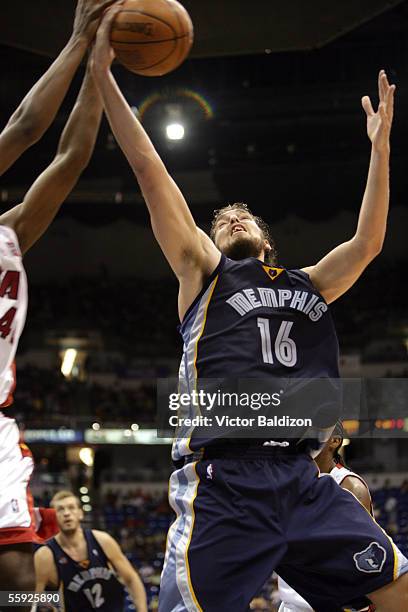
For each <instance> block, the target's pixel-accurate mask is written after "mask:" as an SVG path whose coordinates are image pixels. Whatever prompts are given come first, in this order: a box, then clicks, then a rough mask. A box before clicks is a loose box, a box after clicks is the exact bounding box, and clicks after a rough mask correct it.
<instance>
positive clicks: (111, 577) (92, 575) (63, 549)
mask: <svg viewBox="0 0 408 612" xmlns="http://www.w3.org/2000/svg"><path fill="white" fill-rule="evenodd" d="M51 506H53V507H54V508H55V510H56V513H57V522H58V526H59V529H60V532H59V534H58V535H57V536H56V537H55V538H53V539H52V540H50V541H48V542H47V543H46V545H45V546H42V547H41V548H39V549H38V550H37V552H36V553H35V557H34V559H35V571H36V577H37V586H36V591H37V592H41V591H43V590H44V589H45V587H47V586H48V587H51V588H54V589H60V588H61V591H62V600H63V608H62V609H63V610H64V611H65V612H78V611H79V610H80V611H81V612H87V611H88V610H89V611H91V610H95V609H98V610H100V612H123V607H124V598H125V592H124V589H123V586H122V585H121V583H120V582H119V580H118V578H117V577H116V574H117V575H118V577H119V578H120V579H121V580H122V581H123V583H124V584H125V585H126V587H127V589H128V591H129V593H130V596H131V598H132V601H133V603H134V605H135V607H136V610H137V612H147V600H146V592H145V589H144V586H143V583H142V581H141V580H140V578H139V576H138V574H137V572H136V571H135V569H134V567H133V566H132V565H131V563H130V562H129V561H128V560H127V558H126V557H125V555H124V554H123V553H122V551H121V549H120V547H119V545H118V544H117V542H116V541H115V540H114V539H113V538H112V537H111V536H110V535H109V534H108V533H105V532H104V531H96V530H95V529H82V527H81V520H82V519H83V516H84V515H83V512H82V509H81V504H80V501H79V499H78V498H77V497H76V496H75V495H74V494H73V493H72V492H71V491H60V492H59V493H56V495H54V497H53V498H52V500H51Z"/></svg>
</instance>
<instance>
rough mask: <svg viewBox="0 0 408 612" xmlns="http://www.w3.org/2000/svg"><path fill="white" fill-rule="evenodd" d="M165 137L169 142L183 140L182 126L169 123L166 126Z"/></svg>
mask: <svg viewBox="0 0 408 612" xmlns="http://www.w3.org/2000/svg"><path fill="white" fill-rule="evenodd" d="M166 135H167V138H168V139H169V140H182V139H183V138H184V126H183V125H181V123H169V125H167V126H166Z"/></svg>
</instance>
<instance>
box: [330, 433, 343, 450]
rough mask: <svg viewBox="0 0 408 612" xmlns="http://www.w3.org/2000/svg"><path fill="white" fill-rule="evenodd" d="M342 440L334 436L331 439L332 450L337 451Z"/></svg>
mask: <svg viewBox="0 0 408 612" xmlns="http://www.w3.org/2000/svg"><path fill="white" fill-rule="evenodd" d="M340 441H341V438H339V437H337V436H332V437H331V438H330V441H329V448H330V450H331V451H335V450H336V449H337V448H338V446H339V444H340Z"/></svg>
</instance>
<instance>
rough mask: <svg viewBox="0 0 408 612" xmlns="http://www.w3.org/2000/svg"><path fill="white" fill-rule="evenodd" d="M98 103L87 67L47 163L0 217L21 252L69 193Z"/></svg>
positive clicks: (90, 139) (92, 134)
mask: <svg viewBox="0 0 408 612" xmlns="http://www.w3.org/2000/svg"><path fill="white" fill-rule="evenodd" d="M101 116H102V103H101V100H100V96H99V93H98V90H97V88H96V86H95V83H94V80H93V78H92V75H91V71H90V70H89V68H88V69H87V72H86V75H85V78H84V82H83V84H82V87H81V91H80V92H79V95H78V98H77V101H76V104H75V106H74V108H73V110H72V112H71V115H70V117H69V119H68V122H67V124H66V126H65V129H64V131H63V133H62V136H61V139H60V142H59V145H58V151H57V154H56V156H55V158H54V160H53V161H52V162H51V164H50V165H49V166H48V168H46V170H44V172H43V173H42V174H41V175H40V176H39V177H38V179H37V180H36V181H35V183H34V184H33V185H32V187H31V188H30V189H29V191H28V192H27V194H26V196H25V198H24V201H23V202H22V203H21V204H18V205H17V206H15V207H14V208H12V209H11V210H9V211H7V212H6V213H4V214H3V215H1V216H0V225H7V226H8V227H11V228H12V229H14V231H15V232H16V234H17V237H18V240H19V244H20V249H21V251H22V253H25V252H26V251H27V250H28V249H29V248H30V247H31V246H32V245H33V244H34V243H35V242H36V241H37V240H38V238H39V237H40V236H41V235H42V234H43V233H44V232H45V230H46V229H47V227H48V226H49V225H50V223H51V221H52V220H53V219H54V217H55V215H56V213H57V212H58V209H59V208H60V206H61V204H62V203H63V202H64V200H65V199H66V197H67V196H68V195H69V193H70V192H71V191H72V189H73V187H74V186H75V184H76V182H77V180H78V179H79V177H80V175H81V173H82V171H83V170H84V168H85V167H86V166H87V164H88V162H89V159H90V157H91V155H92V152H93V149H94V146H95V140H96V135H97V133H98V129H99V124H100V120H101Z"/></svg>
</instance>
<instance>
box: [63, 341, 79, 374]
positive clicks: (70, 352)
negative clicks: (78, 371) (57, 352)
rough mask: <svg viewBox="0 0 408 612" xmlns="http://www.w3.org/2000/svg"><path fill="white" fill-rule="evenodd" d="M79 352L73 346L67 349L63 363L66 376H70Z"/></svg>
mask: <svg viewBox="0 0 408 612" xmlns="http://www.w3.org/2000/svg"><path fill="white" fill-rule="evenodd" d="M77 354H78V351H77V350H76V349H73V348H69V349H67V350H66V351H65V353H64V358H63V360H62V365H61V372H62V373H63V375H64V376H69V375H70V374H71V372H72V368H73V367H74V364H75V359H76V357H77Z"/></svg>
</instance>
